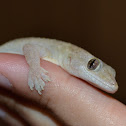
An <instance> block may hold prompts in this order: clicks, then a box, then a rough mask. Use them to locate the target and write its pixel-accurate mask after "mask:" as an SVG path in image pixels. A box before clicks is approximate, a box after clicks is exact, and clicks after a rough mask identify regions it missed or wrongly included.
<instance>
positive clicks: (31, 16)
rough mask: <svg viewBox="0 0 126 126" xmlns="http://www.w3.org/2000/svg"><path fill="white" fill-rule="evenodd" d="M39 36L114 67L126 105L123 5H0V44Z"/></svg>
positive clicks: (64, 0) (26, 1) (93, 0)
mask: <svg viewBox="0 0 126 126" xmlns="http://www.w3.org/2000/svg"><path fill="white" fill-rule="evenodd" d="M28 36H36V37H37V36H39V37H48V38H56V39H61V40H64V41H69V42H71V43H74V44H76V45H78V46H81V47H83V48H85V49H86V50H88V51H89V52H91V53H93V54H94V55H95V56H97V57H99V58H101V59H102V60H103V61H105V62H106V63H108V64H109V65H111V66H112V67H114V68H115V69H116V71H117V81H118V84H119V91H118V92H117V93H116V94H114V95H112V96H114V97H115V98H117V99H118V100H120V101H121V102H123V103H126V91H125V89H126V84H125V81H126V75H125V73H126V2H125V1H117V0H86V1H85V0H45V1H44V0H20V1H19V0H8V1H6V0H5V1H1V2H0V43H1V44H2V43H4V42H6V41H8V40H11V39H15V38H20V37H28Z"/></svg>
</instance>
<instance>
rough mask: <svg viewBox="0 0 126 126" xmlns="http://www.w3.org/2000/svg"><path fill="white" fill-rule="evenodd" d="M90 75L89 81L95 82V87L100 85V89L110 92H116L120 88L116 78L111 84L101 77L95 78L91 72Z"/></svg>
mask: <svg viewBox="0 0 126 126" xmlns="http://www.w3.org/2000/svg"><path fill="white" fill-rule="evenodd" d="M88 77H89V78H90V80H91V81H90V80H87V81H89V82H91V83H93V85H94V86H95V87H98V88H100V89H102V90H104V91H106V92H108V93H115V92H116V91H117V90H118V84H117V82H116V80H114V79H113V80H112V82H113V83H112V84H111V85H110V83H107V82H103V81H101V80H100V79H98V78H95V77H94V76H93V75H91V74H89V75H88ZM94 80H95V81H94ZM93 81H94V82H93Z"/></svg>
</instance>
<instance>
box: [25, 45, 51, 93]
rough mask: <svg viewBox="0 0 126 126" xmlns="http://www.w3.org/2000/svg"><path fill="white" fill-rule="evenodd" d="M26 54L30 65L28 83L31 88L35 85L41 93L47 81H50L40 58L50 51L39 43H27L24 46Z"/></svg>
mask: <svg viewBox="0 0 126 126" xmlns="http://www.w3.org/2000/svg"><path fill="white" fill-rule="evenodd" d="M23 52H24V56H25V58H26V61H27V63H28V65H29V75H28V85H29V87H30V89H31V90H33V88H34V87H35V89H36V90H37V91H38V93H39V94H40V95H41V94H42V93H41V91H42V90H44V86H45V82H48V81H50V78H49V76H48V75H47V73H48V72H47V71H46V70H45V69H44V68H42V67H41V66H40V58H43V57H45V56H46V55H47V54H49V52H48V51H47V49H45V48H43V47H42V46H39V45H34V44H26V45H24V47H23Z"/></svg>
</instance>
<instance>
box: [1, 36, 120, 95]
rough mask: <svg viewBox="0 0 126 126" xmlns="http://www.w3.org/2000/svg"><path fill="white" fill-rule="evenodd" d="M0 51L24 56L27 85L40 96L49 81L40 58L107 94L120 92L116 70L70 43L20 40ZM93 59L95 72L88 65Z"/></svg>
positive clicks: (34, 39) (41, 39)
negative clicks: (27, 69)
mask: <svg viewBox="0 0 126 126" xmlns="http://www.w3.org/2000/svg"><path fill="white" fill-rule="evenodd" d="M0 52H1V53H14V54H22V55H25V58H26V61H27V63H28V64H29V67H30V69H29V77H28V85H29V87H30V89H31V90H33V88H34V87H35V89H36V90H37V91H38V93H39V94H40V95H41V93H42V92H41V91H42V90H44V86H45V83H46V82H48V81H50V78H49V76H48V74H47V73H48V72H47V71H46V70H45V69H43V68H42V67H40V59H44V60H47V61H50V62H52V63H54V64H57V65H59V66H61V67H62V68H63V69H64V70H66V71H67V72H68V73H70V74H71V75H74V76H76V77H79V78H81V79H83V80H86V81H87V82H89V83H90V84H92V85H94V86H95V87H98V88H100V89H102V90H104V91H106V92H108V93H115V92H116V91H117V89H118V85H117V83H116V80H115V70H114V69H113V68H112V67H110V66H108V65H107V64H105V63H104V62H102V61H101V60H100V59H98V58H96V57H95V56H93V55H92V54H90V53H89V52H87V51H86V50H84V49H82V48H80V47H77V46H75V45H73V44H70V43H66V42H63V41H59V40H54V39H45V38H32V37H31V38H21V39H16V40H12V41H9V42H8V43H5V44H4V45H2V46H1V47H0ZM94 58H95V59H97V60H98V61H99V62H100V65H99V67H98V68H97V69H96V70H89V69H88V67H87V64H88V62H89V61H90V60H91V59H94Z"/></svg>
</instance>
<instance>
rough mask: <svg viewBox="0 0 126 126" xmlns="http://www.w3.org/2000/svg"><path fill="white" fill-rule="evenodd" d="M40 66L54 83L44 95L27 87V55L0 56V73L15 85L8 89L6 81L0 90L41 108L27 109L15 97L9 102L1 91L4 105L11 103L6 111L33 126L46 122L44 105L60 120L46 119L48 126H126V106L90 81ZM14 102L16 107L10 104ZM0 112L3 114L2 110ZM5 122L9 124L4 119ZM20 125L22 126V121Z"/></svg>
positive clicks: (54, 67) (55, 68) (42, 62)
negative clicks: (9, 92) (42, 109)
mask: <svg viewBox="0 0 126 126" xmlns="http://www.w3.org/2000/svg"><path fill="white" fill-rule="evenodd" d="M41 66H43V68H45V69H46V70H47V71H49V76H50V78H51V82H49V83H47V84H46V86H45V90H44V91H43V92H42V95H39V94H38V93H37V92H36V91H35V90H33V91H31V90H30V89H29V87H28V85H27V78H28V77H27V76H28V68H29V67H28V64H27V63H26V60H25V58H24V56H21V55H15V54H0V73H1V74H2V75H4V76H5V77H6V78H8V80H9V82H10V83H11V84H12V85H11V86H7V84H6V83H7V82H6V83H3V82H2V84H1V89H2V88H5V89H8V90H10V91H11V92H13V94H16V95H17V96H20V97H22V99H24V100H25V101H26V102H27V101H28V103H30V102H31V103H32V102H33V101H34V102H35V103H37V104H36V105H34V106H36V107H38V106H39V110H36V109H34V108H31V107H28V106H26V105H24V104H22V103H21V102H18V101H16V100H14V99H13V97H11V98H10V97H9V98H8V100H6V98H5V97H6V95H4V96H3V93H1V92H0V93H1V95H0V99H1V100H0V104H1V106H2V105H4V104H6V101H8V104H6V105H5V106H6V108H8V109H11V110H12V109H13V111H14V110H15V111H16V113H18V114H19V116H21V117H24V118H23V119H24V120H25V121H26V122H27V123H28V124H30V125H33V126H34V125H35V124H38V125H42V124H43V123H44V122H43V120H42V118H43V115H45V114H44V113H42V112H41V106H45V108H47V111H50V110H51V112H49V113H50V114H52V115H53V117H54V120H58V121H53V119H51V121H50V119H45V120H44V121H45V123H46V122H49V123H48V124H47V123H46V124H47V125H48V126H49V125H51V123H52V125H57V126H59V125H64V124H65V125H66V126H67V125H71V126H101V125H102V126H126V107H125V105H124V104H122V103H121V102H119V101H117V100H116V99H114V98H112V97H110V96H109V95H107V94H105V93H103V92H102V91H100V90H99V89H97V88H95V87H93V86H91V85H90V84H88V83H87V82H85V81H83V80H80V79H78V78H76V77H73V76H71V75H70V74H68V73H67V72H66V71H64V70H63V69H61V68H60V67H59V66H57V65H55V64H52V63H50V62H47V61H44V60H42V61H41ZM0 82H1V79H0ZM8 90H5V93H6V92H7V93H8ZM12 101H13V104H11V103H12ZM15 106H16V107H15ZM1 110H2V111H4V109H3V108H2V107H1ZM24 110H27V111H24ZM31 113H34V114H31ZM5 114H6V115H5V116H4V117H7V115H8V120H9V121H8V123H14V122H15V120H14V119H13V120H12V118H11V117H12V116H11V114H10V113H9V112H5ZM46 116H47V115H45V116H44V117H46ZM4 117H2V118H4ZM39 118H40V119H39ZM48 118H50V116H48ZM4 120H5V121H7V119H5V118H4ZM11 120H12V121H11ZM60 121H61V122H60ZM18 123H20V124H21V122H20V121H19V122H18ZM63 123H64V124H63Z"/></svg>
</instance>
